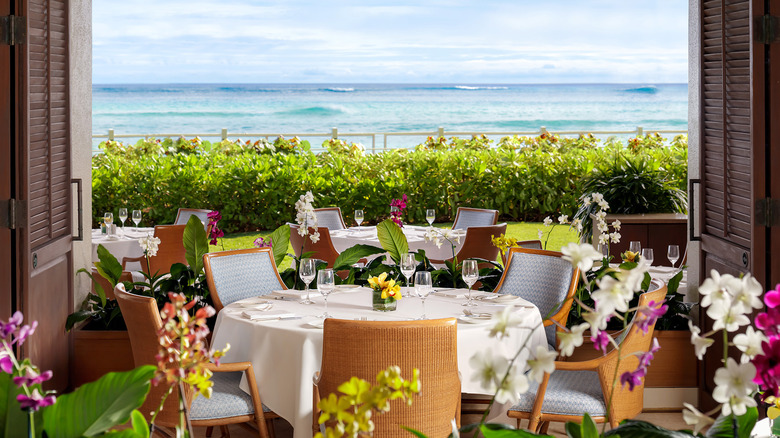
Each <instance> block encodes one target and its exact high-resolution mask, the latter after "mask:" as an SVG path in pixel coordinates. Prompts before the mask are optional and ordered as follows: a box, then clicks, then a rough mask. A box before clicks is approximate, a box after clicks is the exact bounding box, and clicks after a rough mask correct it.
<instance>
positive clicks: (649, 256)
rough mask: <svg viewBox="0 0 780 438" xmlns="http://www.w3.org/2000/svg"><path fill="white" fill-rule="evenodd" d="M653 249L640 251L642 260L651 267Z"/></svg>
mask: <svg viewBox="0 0 780 438" xmlns="http://www.w3.org/2000/svg"><path fill="white" fill-rule="evenodd" d="M653 258H654V257H653V248H645V249H643V250H642V259H643V260H647V266H653Z"/></svg>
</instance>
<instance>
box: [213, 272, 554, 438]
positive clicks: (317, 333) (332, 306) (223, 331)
mask: <svg viewBox="0 0 780 438" xmlns="http://www.w3.org/2000/svg"><path fill="white" fill-rule="evenodd" d="M475 294H476V293H475ZM313 299H314V301H316V304H313V305H308V306H307V305H302V304H298V303H297V302H296V301H293V300H269V301H271V302H273V309H272V310H273V311H283V312H291V313H294V314H296V315H299V316H302V318H301V319H288V320H276V321H250V320H249V319H246V318H244V317H243V316H242V312H243V311H244V310H246V309H248V308H251V307H245V306H251V304H249V303H247V301H252V300H253V299H250V300H244V301H240V302H236V303H233V304H231V305H229V306H227V307H225V308H224V309H223V310H222V311H221V312H220V313H219V316H218V317H217V323H216V327H215V329H214V337H213V340H212V346H213V347H214V348H224V346H225V344H226V343H230V345H231V348H230V351H228V353H227V355H226V356H225V358H224V359H223V362H225V363H228V362H241V361H251V362H252V365H253V367H254V371H255V377H256V378H257V384H258V387H259V391H260V396H261V398H262V400H263V403H264V404H265V405H266V406H268V407H269V408H270V409H272V410H273V411H274V412H276V413H277V414H279V415H280V416H282V417H283V418H284V419H286V420H287V421H289V422H290V424H292V426H293V428H294V435H295V437H296V438H302V437H311V425H312V396H313V389H312V384H313V383H312V377H313V376H314V373H315V371H319V369H320V361H321V359H322V329H321V328H317V327H314V326H312V325H309V322H310V321H313V322H319V323H321V322H322V320H321V319H319V318H317V316H316V315H320V314H322V313H323V310H324V304H323V302H324V301H323V297H322V296H317V297H314V298H313ZM464 301H465V299H464V298H448V297H440V296H436V295H435V294H434V295H431V296H429V297H428V299H427V300H426V302H425V308H426V313H427V316H428V318H446V317H453V316H459V315H462V311H463V307H462V306H461V304H462V303H463V302H464ZM485 303H489V302H485ZM524 304H525V305H528V307H517V308H516V311H517V312H518V313H519V314H521V315H523V317H524V320H523V323H522V325H521V327H518V328H515V329H512V331H511V334H510V336H508V337H506V338H504V339H503V340H497V339H495V338H489V337H488V328H489V326H490V323H489V320H487V321H479V322H478V323H476V324H472V323H466V322H464V321H460V320H459V321H458V368H459V369H460V372H461V375H462V379H463V380H462V386H461V389H462V392H467V393H474V394H483V393H485V391H484V390H483V389H482V388H481V387H480V385H479V382H477V381H473V380H472V379H471V376H472V374H473V370H472V368H471V367H470V365H469V358H471V356H472V355H474V354H475V353H477V352H482V351H485V350H486V349H491V350H492V351H493V352H494V353H496V354H504V355H507V356H508V355H511V354H514V353H516V352H517V351H518V350H519V349H520V348H521V346H522V345H523V344H524V342H525V341H526V338H527V337H528V336H530V337H531V339H530V341H529V342H528V344H527V346H528V347H530V348H535V346H536V345H547V340H546V338H545V335H544V331H543V330H542V329H541V325H542V319H541V315H540V314H539V310H538V309H537V308H536V307H534V306H533V305H530V303H528V302H525V303H524ZM421 306H422V305H421V302H420V299H419V298H404V299H402V300H400V301H399V302H398V308H397V310H396V311H393V312H374V311H372V310H371V291H370V290H369V289H367V288H357V289H351V290H345V289H339V290H337V291H336V292H334V293H333V294H331V295H330V297H329V298H328V312H329V313H330V314H331V315H332V316H334V317H335V318H343V319H355V318H361V317H365V318H367V319H369V320H408V319H414V318H417V317H419V316H420V314H421V311H422V307H421ZM472 309H475V310H476V311H480V312H497V311H500V310H501V309H503V306H500V305H491V304H483V305H480V306H479V307H473V308H472ZM524 358H525V356H522V357H521V360H523V359H524ZM388 365H390V364H388ZM402 372H403V373H409V372H411V370H402ZM421 380H422V382H423V385H424V384H425V376H421ZM242 385H244V390H246V389H247V388H246V386H245V385H246V382H242Z"/></svg>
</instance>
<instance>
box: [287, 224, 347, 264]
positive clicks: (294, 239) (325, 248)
mask: <svg viewBox="0 0 780 438" xmlns="http://www.w3.org/2000/svg"><path fill="white" fill-rule="evenodd" d="M300 229H301V226H300V225H297V224H290V245H292V248H293V251H294V252H295V255H296V257H300V256H301V254H302V253H306V252H310V251H311V252H314V254H313V255H312V256H311V257H312V258H315V259H320V260H323V261H325V262H326V263H327V264H328V267H329V268H332V267H333V264H334V263H335V262H336V258H338V256H339V252H338V251H337V250H336V248H335V247H334V246H333V241H332V240H330V230H329V229H328V228H326V227H322V226H320V227H318V228H317V231H318V232H319V233H320V239H319V240H318V241H317V242H316V243H312V241H311V237H310V236H311V233H312V232H313V229H311V228H310V229H309V233H310V234H309V235H307V236H305V237H304V236H301V235H300V234H298V230H300ZM301 247H303V252H301Z"/></svg>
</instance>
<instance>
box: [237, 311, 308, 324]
mask: <svg viewBox="0 0 780 438" xmlns="http://www.w3.org/2000/svg"><path fill="white" fill-rule="evenodd" d="M241 316H243V317H244V318H246V319H251V320H252V321H270V320H274V319H291V318H297V317H298V316H297V315H296V314H294V313H290V312H285V311H283V310H269V311H264V310H249V309H247V310H244V311H243V312H241Z"/></svg>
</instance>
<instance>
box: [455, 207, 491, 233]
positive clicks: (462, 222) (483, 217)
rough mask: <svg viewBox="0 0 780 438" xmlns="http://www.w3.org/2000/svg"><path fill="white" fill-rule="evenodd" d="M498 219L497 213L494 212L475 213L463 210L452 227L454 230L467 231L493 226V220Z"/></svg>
mask: <svg viewBox="0 0 780 438" xmlns="http://www.w3.org/2000/svg"><path fill="white" fill-rule="evenodd" d="M495 217H496V213H495V212H493V211H492V210H487V211H473V210H461V211H460V214H459V215H458V220H457V222H455V223H454V224H453V225H452V229H453V230H460V229H463V230H465V229H466V228H469V227H487V226H490V225H494V224H493V219H494V218H495Z"/></svg>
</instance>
